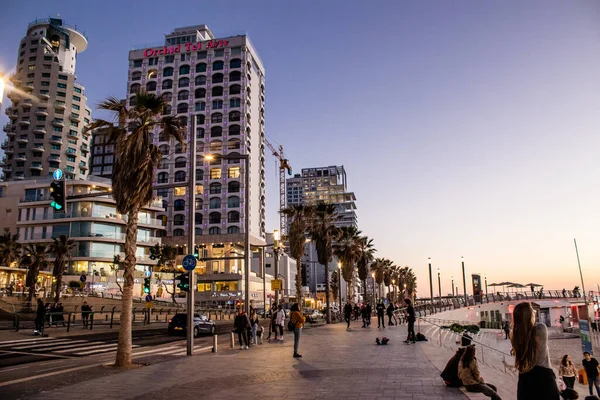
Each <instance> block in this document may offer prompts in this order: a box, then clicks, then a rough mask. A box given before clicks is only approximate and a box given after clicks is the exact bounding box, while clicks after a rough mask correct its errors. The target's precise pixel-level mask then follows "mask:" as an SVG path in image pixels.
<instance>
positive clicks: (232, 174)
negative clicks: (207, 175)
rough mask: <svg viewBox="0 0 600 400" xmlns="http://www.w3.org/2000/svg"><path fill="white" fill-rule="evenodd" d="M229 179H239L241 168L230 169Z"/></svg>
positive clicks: (228, 172)
mask: <svg viewBox="0 0 600 400" xmlns="http://www.w3.org/2000/svg"><path fill="white" fill-rule="evenodd" d="M227 177H229V178H239V177H240V167H229V169H228V171H227Z"/></svg>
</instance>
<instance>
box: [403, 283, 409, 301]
mask: <svg viewBox="0 0 600 400" xmlns="http://www.w3.org/2000/svg"><path fill="white" fill-rule="evenodd" d="M403 293H404V295H403V297H404V298H405V299H407V298H408V297H407V296H408V293H406V283H405V284H404V292H403Z"/></svg>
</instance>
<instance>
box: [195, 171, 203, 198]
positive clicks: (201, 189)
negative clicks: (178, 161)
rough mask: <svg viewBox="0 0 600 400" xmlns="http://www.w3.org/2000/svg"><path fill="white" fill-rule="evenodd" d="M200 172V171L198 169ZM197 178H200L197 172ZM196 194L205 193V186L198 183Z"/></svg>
mask: <svg viewBox="0 0 600 400" xmlns="http://www.w3.org/2000/svg"><path fill="white" fill-rule="evenodd" d="M196 172H198V171H196ZM196 179H198V175H197V174H196ZM196 194H197V195H198V194H204V186H202V185H196Z"/></svg>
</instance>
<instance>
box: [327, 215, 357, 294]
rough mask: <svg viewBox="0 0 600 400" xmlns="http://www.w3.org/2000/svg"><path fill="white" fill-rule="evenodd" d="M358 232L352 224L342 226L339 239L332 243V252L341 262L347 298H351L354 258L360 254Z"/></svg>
mask: <svg viewBox="0 0 600 400" xmlns="http://www.w3.org/2000/svg"><path fill="white" fill-rule="evenodd" d="M360 234H361V232H360V231H359V230H358V229H357V228H356V227H354V226H349V227H343V228H341V229H340V237H339V239H338V240H337V242H336V243H335V244H334V245H333V253H334V254H335V256H336V257H337V258H338V259H339V260H340V263H341V264H342V276H343V277H344V280H345V281H346V288H347V299H348V300H349V299H351V298H352V281H353V279H354V271H355V270H356V260H358V257H359V256H360ZM340 283H341V282H340Z"/></svg>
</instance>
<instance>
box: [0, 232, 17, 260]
mask: <svg viewBox="0 0 600 400" xmlns="http://www.w3.org/2000/svg"><path fill="white" fill-rule="evenodd" d="M20 254H21V243H19V234H15V235H11V233H10V232H4V234H3V235H2V236H0V265H4V266H6V267H9V266H10V264H12V263H13V262H14V261H17V260H18V259H19V256H20Z"/></svg>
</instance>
